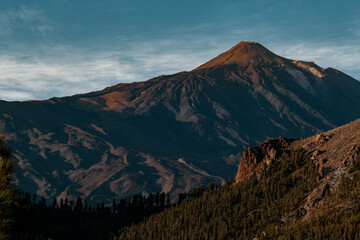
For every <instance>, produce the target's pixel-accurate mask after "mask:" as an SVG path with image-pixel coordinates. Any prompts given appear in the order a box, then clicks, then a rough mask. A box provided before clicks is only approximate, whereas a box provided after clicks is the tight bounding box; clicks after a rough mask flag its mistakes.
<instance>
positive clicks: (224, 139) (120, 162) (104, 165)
mask: <svg viewBox="0 0 360 240" xmlns="http://www.w3.org/2000/svg"><path fill="white" fill-rule="evenodd" d="M244 44H245V43H239V45H238V46H235V50H236V49H238V48H239V47H241V46H242V45H244ZM252 44H255V43H246V44H245V48H246V46H248V45H252ZM252 48H253V47H251V48H250V50H251V51H252ZM257 48H260V49H262V48H264V47H262V46H261V47H258V46H257V45H256V49H257ZM233 50H234V49H233ZM233 50H231V49H230V50H229V51H230V52H231V51H233ZM229 51H228V52H227V53H226V54H228V53H229ZM239 51H240V50H239ZM244 51H245V50H244ZM246 51H247V50H246ZM261 51H263V50H261ZM264 51H265V50H264ZM267 51H268V50H266V51H265V52H266V54H265V55H269V56H273V55H272V54H269V53H268V52H267ZM240 52H241V51H240ZM226 54H225V55H226ZM230 55H231V54H230ZM240 55H241V54H240ZM260 55H261V54H260ZM274 55H275V54H274ZM220 56H221V55H220ZM223 56H224V55H223ZM275 56H277V55H275ZM239 58H240V60H241V61H240V62H237V64H233V63H234V62H233V60H231V59H230V60H231V61H229V62H226V63H231V64H225V65H224V64H222V65H220V66H218V65H217V66H216V67H208V66H212V64H213V63H211V64H210V65H209V64H207V65H206V64H205V65H202V66H203V67H201V66H200V67H199V68H197V69H194V70H193V71H190V72H180V73H176V74H173V75H168V76H160V77H156V78H152V79H150V80H148V81H144V82H135V83H131V84H117V85H114V86H111V87H108V88H105V89H104V90H102V91H96V92H91V93H87V94H79V95H74V96H70V97H64V98H52V99H49V100H46V101H39V102H38V101H36V102H0V133H1V134H2V135H4V136H5V139H6V140H7V142H8V145H9V146H10V147H11V148H12V149H13V150H14V151H13V152H14V157H15V159H16V160H17V161H18V164H19V168H18V171H17V182H18V184H19V186H20V187H21V188H23V189H24V190H26V191H29V192H37V193H38V194H39V195H41V196H44V197H46V198H54V197H58V196H61V197H65V196H67V197H69V198H76V197H77V196H78V195H80V196H83V197H85V198H87V199H88V200H92V201H101V200H104V199H105V200H110V199H111V198H113V197H121V198H123V197H130V196H133V195H134V194H137V193H141V192H155V191H157V192H161V191H164V192H165V193H171V194H172V196H173V197H175V196H176V195H177V194H178V193H180V192H183V191H189V190H190V189H192V188H194V187H195V186H197V185H199V184H205V183H208V182H212V181H215V182H218V181H220V182H224V181H225V180H226V179H228V178H232V177H233V174H234V172H235V171H234V169H235V168H236V165H237V164H238V163H239V161H240V158H241V155H242V152H243V151H244V150H246V149H247V147H249V146H252V145H257V144H259V143H260V142H261V141H264V140H265V139H267V138H271V137H278V136H285V137H305V136H310V135H313V134H315V133H320V132H322V131H325V130H328V129H331V128H334V127H336V126H340V125H343V124H345V123H348V122H350V121H351V120H354V119H356V118H358V117H359V116H360V96H359V94H358V92H360V83H359V82H358V81H357V80H355V79H353V78H351V77H350V76H347V75H346V74H343V73H341V72H338V71H335V70H332V69H321V68H319V67H317V66H316V65H314V64H313V63H307V62H299V61H298V62H294V61H292V60H287V59H285V58H281V57H279V59H280V60H281V61H280V60H279V62H277V61H275V64H273V63H271V62H270V64H269V62H268V61H267V60H266V59H265V60H264V61H253V62H251V59H248V60H249V61H247V62H246V61H245V62H244V61H242V59H241V58H242V57H241V56H240V57H239ZM239 58H238V57H236V58H235V60H238V59H239ZM246 58H247V57H246ZM274 59H277V57H274ZM218 60H219V59H218V58H215V60H214V61H215V62H216V63H218V62H219V61H218ZM252 60H254V59H252ZM255 60H256V59H255ZM211 61H212V60H210V62H211ZM235 63H236V61H235ZM264 64H265V65H264ZM282 64H283V65H282ZM204 66H206V67H204ZM214 66H215V65H214Z"/></svg>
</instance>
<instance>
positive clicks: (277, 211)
mask: <svg viewBox="0 0 360 240" xmlns="http://www.w3.org/2000/svg"><path fill="white" fill-rule="evenodd" d="M359 170H360V160H359V159H357V160H356V161H355V162H354V163H352V165H351V166H350V167H349V169H348V172H347V174H348V176H345V175H344V176H343V178H342V180H341V184H340V187H339V189H338V191H336V192H333V193H330V191H325V192H324V193H323V201H322V202H321V204H318V206H317V207H318V213H317V214H316V215H313V216H312V217H311V218H310V219H306V218H304V215H303V213H302V209H301V208H300V205H301V203H302V201H303V200H304V197H305V196H306V195H307V194H308V193H309V192H310V191H311V190H312V189H313V188H314V186H315V185H316V184H317V178H318V168H317V166H315V165H314V163H313V162H312V160H310V159H309V158H308V157H307V156H306V155H305V154H304V152H303V151H292V152H291V153H290V154H289V155H283V156H282V157H281V158H280V159H279V161H276V162H274V163H272V164H270V165H269V166H267V167H266V169H264V170H263V172H262V173H261V174H260V175H259V176H258V177H257V176H256V175H255V173H254V174H253V175H251V176H250V177H248V178H247V179H246V180H244V181H243V182H241V183H239V184H233V183H232V182H231V181H229V182H227V183H226V184H225V185H223V186H217V187H214V186H213V185H208V186H207V187H199V188H197V189H195V190H194V192H196V194H192V197H190V198H189V199H187V200H184V201H183V202H182V203H181V204H179V205H176V206H172V207H171V208H169V209H167V210H166V211H164V212H162V213H160V214H156V215H153V216H151V217H149V218H148V219H146V220H145V221H143V222H141V223H140V224H138V225H133V226H131V227H126V228H125V229H121V230H120V236H119V237H118V238H115V239H359V238H360V229H359V221H360V213H359V208H360V204H359V202H358V200H359V197H358V194H360V188H359V187H360V182H359V180H360V178H359V177H360V171H359ZM346 201H351V204H349V205H348V208H338V209H336V208H334V205H336V204H337V203H339V202H346Z"/></svg>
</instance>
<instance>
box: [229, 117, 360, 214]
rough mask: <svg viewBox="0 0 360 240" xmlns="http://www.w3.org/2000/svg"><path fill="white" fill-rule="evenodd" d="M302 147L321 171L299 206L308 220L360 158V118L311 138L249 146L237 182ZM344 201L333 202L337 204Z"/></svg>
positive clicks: (272, 141)
mask: <svg viewBox="0 0 360 240" xmlns="http://www.w3.org/2000/svg"><path fill="white" fill-rule="evenodd" d="M300 149H301V150H303V151H304V153H305V155H306V156H307V157H308V158H309V159H310V160H311V161H313V162H314V163H315V165H316V166H317V168H318V171H319V174H318V177H317V179H316V181H317V182H316V185H315V187H314V189H312V190H311V191H310V192H309V193H308V194H307V195H306V196H304V200H303V202H302V204H301V206H300V210H301V211H300V212H301V215H302V217H303V218H304V219H309V218H310V217H311V216H312V215H314V214H316V213H317V211H319V206H320V205H321V203H322V200H323V198H324V196H325V193H326V191H330V192H333V191H337V189H338V186H339V182H340V180H341V177H342V175H343V174H345V175H346V174H348V171H347V169H348V167H349V166H350V165H351V163H352V162H353V161H354V160H356V159H358V158H359V157H360V119H359V120H356V121H354V122H352V123H350V124H347V125H345V126H342V127H339V128H336V129H334V130H331V131H328V132H325V133H321V134H318V135H315V136H312V137H309V138H303V139H286V138H277V139H272V140H267V141H265V142H263V143H261V144H260V145H258V146H255V147H249V148H248V149H247V150H246V151H245V152H244V154H243V156H242V158H241V162H240V165H239V169H238V172H237V174H236V182H241V181H242V180H244V178H246V177H248V176H250V175H251V174H253V173H256V174H259V173H261V170H262V169H263V168H264V165H265V164H266V165H269V164H271V162H273V161H277V160H278V159H279V158H280V157H281V155H283V154H289V152H290V151H291V150H300ZM319 204H320V205H319ZM342 204H343V203H341V202H338V203H336V204H335V203H334V205H337V207H341V206H342ZM344 204H345V203H344ZM288 217H289V216H288Z"/></svg>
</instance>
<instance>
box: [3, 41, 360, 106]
mask: <svg viewBox="0 0 360 240" xmlns="http://www.w3.org/2000/svg"><path fill="white" fill-rule="evenodd" d="M212 41H213V42H211V43H208V44H207V46H205V47H204V46H203V47H199V45H200V44H201V41H198V42H196V41H193V42H192V44H191V46H190V45H188V46H187V47H184V46H186V44H185V42H182V41H178V42H177V41H170V40H164V41H158V42H143V43H136V44H135V43H134V44H133V46H129V47H128V48H127V49H126V50H122V51H120V50H117V51H114V50H109V51H97V52H96V51H93V52H91V51H86V50H84V49H82V50H81V49H76V48H74V47H72V46H57V47H53V48H49V49H46V51H49V52H51V53H52V54H51V56H49V55H37V54H35V53H34V54H28V55H16V54H5V55H2V56H0V99H4V100H30V99H48V98H51V97H54V96H56V97H61V96H68V95H72V94H78V93H85V92H89V91H95V90H100V89H103V88H105V87H108V86H111V85H114V84H117V83H120V82H135V81H145V80H147V79H149V78H151V77H156V76H159V75H166V74H172V73H176V72H179V71H189V70H192V69H194V68H196V67H197V66H199V65H201V64H202V63H204V62H206V61H207V60H210V59H211V58H213V57H216V56H217V55H218V54H220V53H221V52H223V51H225V50H227V49H228V48H230V47H231V45H229V43H223V42H221V41H214V39H212ZM264 45H265V46H266V47H269V49H270V50H271V51H273V52H275V53H277V54H279V55H282V56H284V57H287V58H290V59H300V60H307V61H310V60H314V61H315V62H316V63H317V64H318V65H320V66H321V67H324V68H325V67H334V66H335V65H336V68H338V69H340V70H342V71H345V72H346V73H349V74H350V75H352V76H354V77H355V78H357V79H360V64H359V63H360V47H359V46H357V45H335V44H325V43H318V44H314V43H306V42H303V43H297V44H274V45H269V46H267V45H266V44H264ZM176 49H179V50H176Z"/></svg>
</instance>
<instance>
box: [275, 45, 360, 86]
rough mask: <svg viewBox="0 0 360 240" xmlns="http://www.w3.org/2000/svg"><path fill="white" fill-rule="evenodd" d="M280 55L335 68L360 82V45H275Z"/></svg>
mask: <svg viewBox="0 0 360 240" xmlns="http://www.w3.org/2000/svg"><path fill="white" fill-rule="evenodd" d="M272 50H273V51H274V52H276V53H277V54H278V55H281V56H284V57H287V58H290V59H298V60H305V61H315V63H316V64H318V65H319V66H321V67H323V68H327V67H333V68H336V69H339V70H341V71H344V72H345V73H348V74H350V75H351V76H352V77H355V78H356V79H358V80H360V44H359V43H357V44H351V45H350V44H349V45H346V44H345V45H344V44H338V43H337V44H336V43H311V42H303V43H298V44H293V45H287V44H281V45H275V46H274V47H273V48H272Z"/></svg>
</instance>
